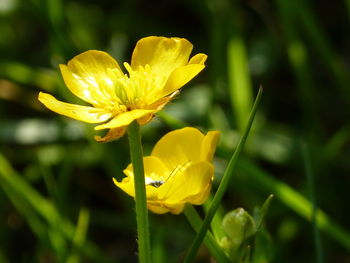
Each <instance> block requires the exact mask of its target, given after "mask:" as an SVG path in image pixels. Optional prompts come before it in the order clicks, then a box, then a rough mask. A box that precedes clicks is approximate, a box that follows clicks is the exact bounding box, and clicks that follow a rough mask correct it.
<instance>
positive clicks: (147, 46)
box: [39, 36, 207, 142]
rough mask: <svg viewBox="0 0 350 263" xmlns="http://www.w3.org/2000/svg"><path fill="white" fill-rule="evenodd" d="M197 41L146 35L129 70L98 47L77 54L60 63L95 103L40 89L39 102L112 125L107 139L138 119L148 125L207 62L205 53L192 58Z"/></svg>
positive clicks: (76, 89) (73, 85) (67, 78)
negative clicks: (68, 99)
mask: <svg viewBox="0 0 350 263" xmlns="http://www.w3.org/2000/svg"><path fill="white" fill-rule="evenodd" d="M191 51H192V44H191V43H190V42H189V41H188V40H186V39H183V38H166V37H155V36H151V37H146V38H142V39H141V40H139V41H138V42H137V44H136V47H135V49H134V52H133V54H132V58H131V65H130V64H128V63H126V62H125V63H124V67H125V68H126V70H127V72H128V74H124V73H123V71H122V70H121V69H120V67H119V65H118V63H117V62H116V61H115V60H114V59H113V58H112V57H111V56H110V55H109V54H107V53H105V52H102V51H97V50H90V51H86V52H84V53H82V54H80V55H77V56H76V57H74V58H73V59H72V60H70V61H69V62H68V64H67V65H60V69H61V73H62V76H63V79H64V82H65V84H66V85H67V87H68V89H69V90H70V91H71V92H72V93H73V94H74V95H76V96H77V97H79V98H80V99H82V100H84V101H85V102H87V103H89V104H91V105H92V106H81V105H75V104H69V103H65V102H61V101H58V100H57V99H55V98H54V97H53V96H51V95H50V94H47V93H43V92H40V94H39V100H40V101H41V102H42V103H43V104H44V105H45V106H46V107H47V108H49V109H50V110H52V111H55V112H57V113H59V114H62V115H65V116H68V117H70V118H73V119H77V120H80V121H84V122H88V123H100V125H98V126H96V127H95V129H96V130H101V129H109V132H108V133H107V134H106V136H105V137H103V138H101V137H99V136H96V137H95V139H96V140H97V141H101V142H106V141H110V140H113V139H116V138H119V137H121V136H123V135H124V133H125V130H126V127H127V126H128V125H129V124H130V123H131V122H132V121H134V120H137V121H138V123H139V124H141V125H142V124H146V123H148V122H149V121H150V120H151V119H152V118H153V116H154V114H155V113H156V112H158V111H159V110H161V109H162V108H163V107H164V105H165V104H166V103H168V102H169V101H170V100H171V99H172V98H173V97H174V96H175V95H176V94H177V93H178V89H180V88H181V87H182V86H183V85H185V84H186V83H187V82H189V81H190V80H191V79H192V78H194V77H195V76H196V75H197V74H198V73H199V72H200V71H201V70H202V69H203V68H204V67H205V66H204V62H205V60H206V58H207V56H206V55H205V54H197V55H195V56H193V57H192V58H191V59H190V54H191Z"/></svg>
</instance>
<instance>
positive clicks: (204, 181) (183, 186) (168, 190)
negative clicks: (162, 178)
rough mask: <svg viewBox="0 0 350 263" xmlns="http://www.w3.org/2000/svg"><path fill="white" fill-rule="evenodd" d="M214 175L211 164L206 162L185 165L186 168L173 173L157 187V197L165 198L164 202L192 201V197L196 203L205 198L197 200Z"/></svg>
mask: <svg viewBox="0 0 350 263" xmlns="http://www.w3.org/2000/svg"><path fill="white" fill-rule="evenodd" d="M213 175H214V168H213V165H212V164H210V163H208V162H197V163H193V164H191V165H190V166H188V167H187V169H186V170H185V171H184V172H182V173H179V174H176V175H174V176H173V177H172V178H171V179H169V180H168V181H167V183H165V184H163V185H162V186H160V187H159V189H158V198H159V199H160V200H165V201H164V203H166V204H167V205H169V204H176V203H185V202H189V203H192V201H193V200H192V199H194V200H195V203H196V204H199V203H202V202H204V201H205V200H198V198H197V197H198V196H200V195H201V194H202V193H203V191H204V190H205V189H207V187H208V185H210V184H211V181H212V177H213Z"/></svg>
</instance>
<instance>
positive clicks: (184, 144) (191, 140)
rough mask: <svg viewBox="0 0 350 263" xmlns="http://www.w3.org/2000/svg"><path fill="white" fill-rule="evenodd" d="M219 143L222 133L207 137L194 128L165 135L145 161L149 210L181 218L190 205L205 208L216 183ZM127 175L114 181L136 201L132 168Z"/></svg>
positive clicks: (125, 171) (131, 167)
mask: <svg viewBox="0 0 350 263" xmlns="http://www.w3.org/2000/svg"><path fill="white" fill-rule="evenodd" d="M218 139H219V132H218V131H210V132H208V134H207V135H203V134H202V133H201V132H200V131H199V130H197V129H195V128H190V127H187V128H183V129H179V130H175V131H172V132H169V133H167V134H166V135H164V136H163V137H162V138H161V139H160V140H159V141H158V142H157V144H156V145H155V147H154V148H153V150H152V153H151V155H150V156H147V157H144V158H143V163H144V171H145V184H146V197H147V207H148V209H150V210H151V211H152V212H154V213H157V214H164V213H167V212H171V213H173V214H179V213H181V211H182V210H183V208H184V206H185V204H186V203H191V204H195V205H200V204H203V203H204V202H205V201H206V199H207V197H208V195H209V192H210V188H211V183H212V180H213V175H214V167H213V165H212V160H213V156H214V152H215V148H216V144H217V142H218ZM124 173H125V175H126V177H124V178H123V180H122V181H121V182H118V181H117V180H115V179H114V183H115V184H116V185H117V186H118V187H119V188H120V189H122V190H123V191H124V192H126V193H127V194H129V195H130V196H132V197H135V190H134V174H133V166H132V164H129V166H128V167H127V168H126V169H125V170H124Z"/></svg>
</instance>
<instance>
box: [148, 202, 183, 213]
mask: <svg viewBox="0 0 350 263" xmlns="http://www.w3.org/2000/svg"><path fill="white" fill-rule="evenodd" d="M147 207H148V209H149V210H151V211H152V212H153V213H156V214H165V213H168V212H171V213H172V214H175V215H178V214H180V213H181V212H182V210H183V209H184V207H185V203H176V204H166V203H164V202H162V201H148V202H147Z"/></svg>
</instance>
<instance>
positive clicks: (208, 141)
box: [201, 131, 220, 162]
mask: <svg viewBox="0 0 350 263" xmlns="http://www.w3.org/2000/svg"><path fill="white" fill-rule="evenodd" d="M219 138H220V132H219V131H209V132H208V133H207V135H205V137H204V139H203V142H202V148H201V160H202V161H207V162H212V161H213V157H214V153H215V150H216V145H217V144H218V141H219Z"/></svg>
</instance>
